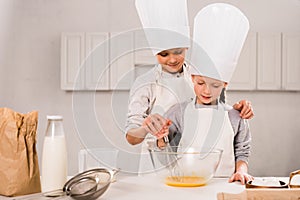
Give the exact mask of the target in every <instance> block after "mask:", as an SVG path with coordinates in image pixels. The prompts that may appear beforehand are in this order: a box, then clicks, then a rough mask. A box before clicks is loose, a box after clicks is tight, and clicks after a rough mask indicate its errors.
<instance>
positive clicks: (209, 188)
mask: <svg viewBox="0 0 300 200" xmlns="http://www.w3.org/2000/svg"><path fill="white" fill-rule="evenodd" d="M244 189H245V186H244V185H241V183H240V182H234V183H228V178H213V179H212V180H211V181H210V182H209V183H208V184H207V185H205V186H202V187H186V188H184V187H171V186H167V185H165V184H164V182H163V180H161V179H160V178H159V177H157V176H155V175H152V174H151V175H144V176H125V175H122V174H119V175H117V181H116V182H113V183H111V185H110V186H109V188H108V190H107V191H106V192H105V193H104V194H103V195H102V196H101V197H99V199H101V200H133V199H143V200H154V199H172V200H177V199H178V200H182V199H183V198H185V197H186V198H187V199H188V200H193V199H197V200H199V199H203V200H206V199H207V200H214V199H217V193H219V192H227V193H241V192H242V191H244ZM34 196H35V195H34ZM34 196H32V197H34ZM27 197H28V196H27ZM0 199H1V200H2V199H3V200H4V199H5V200H12V199H16V200H17V199H24V197H15V198H7V197H0ZM30 199H49V198H42V197H40V198H30ZM60 199H69V198H67V197H66V198H60ZM27 200H29V199H28V198H27Z"/></svg>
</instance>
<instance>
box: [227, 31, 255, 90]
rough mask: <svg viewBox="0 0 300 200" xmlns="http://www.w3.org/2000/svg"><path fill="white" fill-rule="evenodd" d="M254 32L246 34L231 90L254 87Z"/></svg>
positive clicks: (252, 88)
mask: <svg viewBox="0 0 300 200" xmlns="http://www.w3.org/2000/svg"><path fill="white" fill-rule="evenodd" d="M256 44H257V40H256V33H254V32H252V33H249V34H248V37H247V39H246V41H245V44H244V47H243V49H242V52H241V54H240V57H239V61H238V64H237V67H236V69H235V72H234V74H233V76H232V79H231V81H230V83H229V89H231V90H254V89H256V68H257V67H256V47H257V45H256Z"/></svg>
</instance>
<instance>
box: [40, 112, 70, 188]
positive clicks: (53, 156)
mask: <svg viewBox="0 0 300 200" xmlns="http://www.w3.org/2000/svg"><path fill="white" fill-rule="evenodd" d="M47 120H48V125H47V129H46V135H45V139H44V147H43V156H42V192H47V191H52V190H57V189H62V188H63V186H64V184H65V183H66V180H67V147H66V140H65V134H64V129H63V118H62V116H47Z"/></svg>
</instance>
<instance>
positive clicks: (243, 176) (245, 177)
mask: <svg viewBox="0 0 300 200" xmlns="http://www.w3.org/2000/svg"><path fill="white" fill-rule="evenodd" d="M253 179H254V178H253V176H251V175H249V174H248V173H245V172H236V173H234V174H233V175H232V176H231V177H230V178H229V180H228V182H229V183H232V182H234V181H240V182H241V183H242V184H243V185H245V183H247V182H248V181H252V180H253Z"/></svg>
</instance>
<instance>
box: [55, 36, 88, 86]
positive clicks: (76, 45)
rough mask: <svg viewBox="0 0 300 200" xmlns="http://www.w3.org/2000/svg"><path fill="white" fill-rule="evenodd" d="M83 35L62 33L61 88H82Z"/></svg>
mask: <svg viewBox="0 0 300 200" xmlns="http://www.w3.org/2000/svg"><path fill="white" fill-rule="evenodd" d="M84 40H85V36H84V33H63V34H62V39H61V88H62V89H64V90H71V89H73V88H74V87H75V83H76V87H78V88H84V74H83V73H78V72H79V71H80V66H81V63H82V62H83V59H84V57H85V48H84V44H85V41H84Z"/></svg>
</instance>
